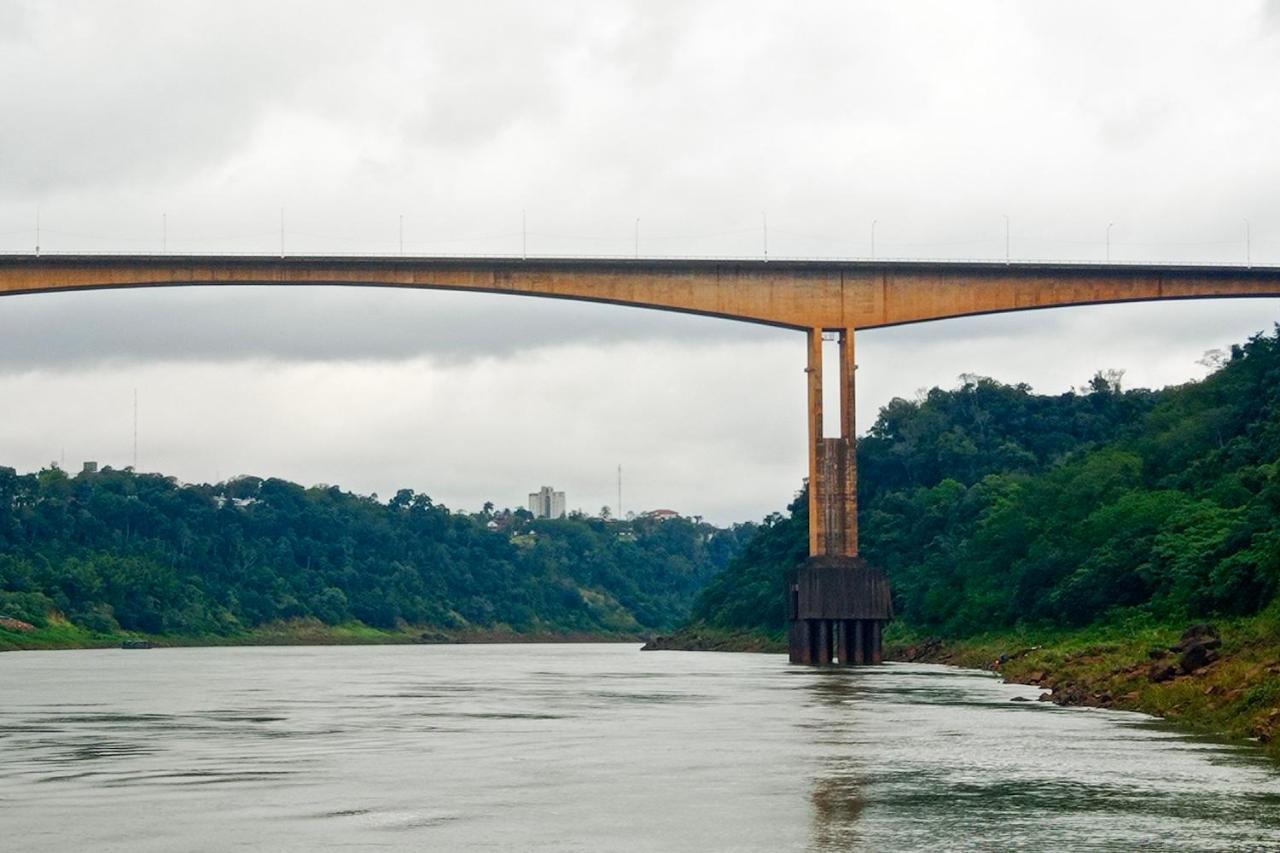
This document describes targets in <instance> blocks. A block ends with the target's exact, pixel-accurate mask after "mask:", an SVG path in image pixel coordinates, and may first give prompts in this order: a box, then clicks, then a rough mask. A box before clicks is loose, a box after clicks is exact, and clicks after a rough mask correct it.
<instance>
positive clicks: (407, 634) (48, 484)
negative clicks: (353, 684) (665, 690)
mask: <svg viewBox="0 0 1280 853" xmlns="http://www.w3.org/2000/svg"><path fill="white" fill-rule="evenodd" d="M751 529H752V527H751V525H746V526H741V527H735V528H732V529H728V530H722V529H717V528H715V527H712V526H711V525H708V524H703V523H700V522H695V521H693V520H689V519H683V518H675V519H668V520H665V521H656V520H650V519H637V520H636V521H634V522H626V523H616V522H607V521H604V520H601V519H592V518H586V517H582V516H575V517H571V518H567V519H559V520H537V521H535V520H533V519H532V518H531V517H530V515H529V513H528V512H526V511H524V510H517V511H516V512H510V511H502V512H499V513H495V512H493V510H492V507H491V505H486V508H485V510H484V511H482V512H480V513H476V514H464V513H456V512H452V511H450V510H449V509H448V508H447V507H444V506H442V505H440V504H436V503H434V502H433V501H432V500H431V499H430V498H429V497H427V496H426V495H422V494H415V493H413V492H411V491H409V490H402V491H400V492H398V493H397V494H396V495H395V497H394V498H392V499H391V500H390V501H388V502H386V503H382V502H380V501H378V500H377V499H376V497H364V496H360V495H354V494H351V493H349V492H344V491H342V490H341V489H339V488H337V487H328V486H317V487H313V488H303V487H301V486H298V485H296V484H294V483H289V482H286V481H283V480H277V479H265V480H264V479H259V478H257V477H245V478H241V479H236V480H232V481H230V482H226V483H220V484H217V485H181V484H179V483H178V482H176V481H175V480H174V479H173V478H169V477H163V476H159V475H154V474H135V473H134V472H132V471H130V470H123V471H119V470H111V469H109V468H108V469H105V470H103V471H101V472H95V473H89V472H83V473H81V474H78V475H76V476H74V477H72V476H68V475H67V474H66V473H64V472H62V471H60V470H58V469H56V468H51V469H46V470H43V471H40V472H38V473H34V474H25V475H19V474H18V473H16V472H15V471H14V470H13V469H12V468H0V617H7V618H8V620H10V621H9V624H8V626H7V627H6V625H5V622H4V621H0V649H3V648H6V647H9V648H12V647H18V646H21V647H64V646H76V645H94V644H104V643H109V642H113V641H116V640H117V639H118V638H119V637H120V636H121V635H122V634H123V633H125V632H136V633H138V634H145V635H149V636H162V637H165V638H167V639H168V640H171V641H174V642H186V641H190V640H191V639H196V638H198V639H200V640H201V641H202V642H253V641H267V642H285V641H288V640H290V639H291V638H292V639H294V640H306V639H310V640H313V641H325V642H354V641H375V642H385V641H395V640H407V639H418V638H422V636H423V635H424V633H425V635H426V638H427V639H429V640H430V639H436V640H439V639H448V638H462V639H475V638H485V637H515V636H519V635H528V636H538V637H547V636H587V635H590V636H619V637H620V636H636V635H638V634H641V633H644V632H648V631H651V630H660V629H664V628H667V627H670V626H672V625H674V624H676V623H678V622H679V621H680V620H682V619H684V618H685V617H686V616H687V613H688V608H689V603H690V601H691V599H692V597H693V595H694V594H695V593H696V592H697V590H698V589H700V588H701V587H702V585H703V584H704V583H705V582H706V580H707V578H709V577H710V576H711V575H712V574H714V573H715V572H716V571H718V570H719V569H721V568H723V567H724V566H725V565H726V563H727V561H728V559H729V558H730V557H731V556H732V555H733V553H734V552H735V551H736V550H737V548H738V546H739V543H740V541H741V540H742V539H744V538H746V537H747V535H748V534H749V533H750V532H751ZM13 620H20V621H21V622H25V623H29V625H30V626H32V627H34V630H30V629H28V628H26V627H25V626H21V625H17V624H16V623H14V622H13ZM423 629H431V630H425V631H424V630H423Z"/></svg>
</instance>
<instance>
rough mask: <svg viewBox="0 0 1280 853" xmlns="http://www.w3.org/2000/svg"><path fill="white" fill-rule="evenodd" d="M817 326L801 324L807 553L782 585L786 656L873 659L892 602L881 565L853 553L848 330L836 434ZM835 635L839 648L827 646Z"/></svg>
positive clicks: (854, 464)
mask: <svg viewBox="0 0 1280 853" xmlns="http://www.w3.org/2000/svg"><path fill="white" fill-rule="evenodd" d="M822 333H823V330H822V329H821V328H812V329H809V330H808V365H807V367H806V368H805V372H806V374H807V376H808V386H809V559H808V560H807V561H806V562H805V564H804V565H803V566H801V567H799V568H797V569H796V572H795V575H794V577H793V578H792V579H791V581H790V582H789V586H788V589H787V594H788V615H789V616H790V619H791V631H790V647H791V660H792V661H793V662H796V663H810V664H821V663H830V662H831V658H832V653H833V652H834V653H835V657H837V658H838V659H839V661H840V662H841V663H844V664H856V663H864V662H865V663H878V662H879V657H880V655H879V646H880V639H879V638H880V628H881V626H882V625H883V624H884V623H885V622H887V621H888V620H889V619H890V618H892V616H893V605H892V603H891V600H890V594H889V582H888V580H887V579H886V578H885V576H884V572H882V571H880V570H879V569H876V568H873V567H871V566H868V565H867V564H866V562H865V561H864V560H862V559H861V558H860V557H859V556H858V457H857V440H856V438H855V436H856V434H857V433H856V423H855V420H856V419H855V408H854V406H855V401H856V396H855V393H854V384H855V383H854V374H855V372H856V371H857V359H856V352H855V349H854V330H853V329H852V328H843V329H840V330H839V335H840V436H839V437H837V438H826V437H825V436H824V435H823V424H822V414H823V408H822V406H823V400H822ZM837 626H839V627H838V628H837ZM833 634H834V635H835V636H833ZM837 638H838V641H839V643H838V644H839V648H833V646H835V645H836V643H834V642H833V640H836V639H837Z"/></svg>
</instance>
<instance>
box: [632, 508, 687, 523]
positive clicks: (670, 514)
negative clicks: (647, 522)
mask: <svg viewBox="0 0 1280 853" xmlns="http://www.w3.org/2000/svg"><path fill="white" fill-rule="evenodd" d="M641 516H642V517H643V518H652V519H654V520H656V521H666V520H667V519H668V518H679V517H680V513H678V512H676V511H675V510H674V509H651V510H649V511H648V512H646V513H642V514H641Z"/></svg>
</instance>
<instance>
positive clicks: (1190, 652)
mask: <svg viewBox="0 0 1280 853" xmlns="http://www.w3.org/2000/svg"><path fill="white" fill-rule="evenodd" d="M1217 659H1218V653H1217V652H1216V651H1214V647H1213V646H1210V645H1207V644H1205V643H1192V644H1190V645H1188V646H1187V647H1186V649H1185V650H1184V651H1183V652H1182V656H1181V657H1179V658H1178V668H1179V669H1181V670H1182V671H1183V672H1185V673H1188V674H1190V673H1192V672H1195V671H1196V670H1197V669H1200V668H1201V667H1205V666H1208V665H1209V664H1211V663H1213V662H1214V661H1216V660H1217Z"/></svg>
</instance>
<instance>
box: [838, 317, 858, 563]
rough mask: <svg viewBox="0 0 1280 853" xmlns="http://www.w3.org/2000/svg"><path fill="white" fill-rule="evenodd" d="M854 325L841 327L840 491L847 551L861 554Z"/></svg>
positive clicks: (845, 550) (853, 555)
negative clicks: (841, 458)
mask: <svg viewBox="0 0 1280 853" xmlns="http://www.w3.org/2000/svg"><path fill="white" fill-rule="evenodd" d="M854 356H855V353H854V344H853V329H841V330H840V438H841V440H842V441H843V442H844V443H843V444H842V445H841V447H840V451H841V453H842V454H843V456H844V459H843V460H842V461H843V462H844V482H843V483H842V484H841V489H840V492H841V494H842V497H843V498H844V500H843V503H844V506H843V507H842V508H841V516H842V520H843V522H844V555H845V556H847V557H856V556H858V439H857V435H858V434H857V432H856V430H855V427H856V419H857V418H856V412H855V411H854V403H855V402H856V400H857V398H856V395H855V393H854V373H855V372H856V371H857V369H858V363H857V361H856V360H855V357H854Z"/></svg>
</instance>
